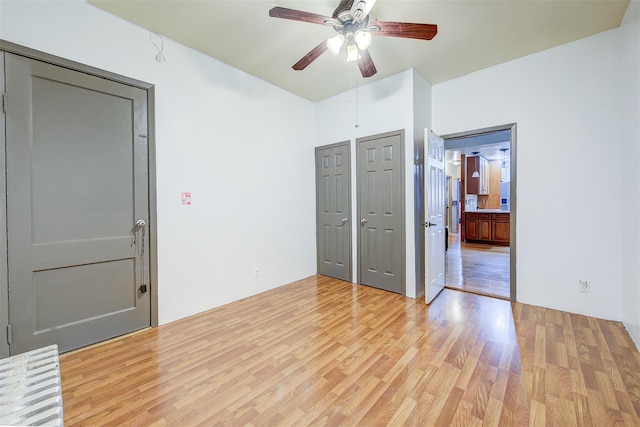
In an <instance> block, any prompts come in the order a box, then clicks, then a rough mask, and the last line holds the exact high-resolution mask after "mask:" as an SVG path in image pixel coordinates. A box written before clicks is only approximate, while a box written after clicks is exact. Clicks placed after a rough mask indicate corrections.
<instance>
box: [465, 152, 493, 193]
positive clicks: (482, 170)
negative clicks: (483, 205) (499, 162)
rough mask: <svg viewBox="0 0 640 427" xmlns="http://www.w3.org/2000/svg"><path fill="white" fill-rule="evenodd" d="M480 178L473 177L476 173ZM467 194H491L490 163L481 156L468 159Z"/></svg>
mask: <svg viewBox="0 0 640 427" xmlns="http://www.w3.org/2000/svg"><path fill="white" fill-rule="evenodd" d="M476 171H477V172H478V175H479V176H478V177H475V178H474V177H473V173H474V172H476ZM466 175H467V194H478V195H481V196H486V195H488V194H489V162H488V161H487V159H485V158H483V157H480V156H472V157H467V172H466Z"/></svg>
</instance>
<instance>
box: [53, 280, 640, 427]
mask: <svg viewBox="0 0 640 427" xmlns="http://www.w3.org/2000/svg"><path fill="white" fill-rule="evenodd" d="M60 360H61V375H62V388H63V401H64V415H65V424H66V425H67V426H73V425H150V424H154V425H175V426H185V425H207V426H208V425H217V424H224V425H254V426H262V425H290V426H306V425H312V424H313V425H316V424H320V425H346V426H354V425H359V426H371V425H394V426H396V425H414V426H429V425H437V426H449V425H458V426H480V425H487V426H493V425H504V426H511V425H532V426H573V425H595V426H606V425H628V426H638V425H640V417H639V414H640V355H639V354H638V352H637V351H636V350H635V348H634V346H633V343H632V342H631V340H630V338H629V336H628V335H627V333H626V331H625V330H624V328H623V327H622V325H621V324H620V323H616V322H610V321H604V320H598V319H594V318H590V317H585V316H580V315H575V314H568V313H564V312H559V311H555V310H548V309H543V308H538V307H533V306H528V305H523V304H513V305H512V304H511V303H509V302H508V301H504V300H499V299H494V298H487V297H483V296H479V295H474V294H468V293H462V292H458V291H453V290H448V289H445V290H444V291H443V292H442V293H441V294H440V295H439V296H438V297H437V298H436V299H435V300H434V301H433V302H432V303H431V305H429V306H426V305H425V304H424V301H423V300H420V299H418V300H413V299H409V298H405V297H402V296H400V295H397V294H393V293H389V292H385V291H380V290H377V289H373V288H370V287H366V286H357V285H352V284H350V283H346V282H343V281H339V280H335V279H329V278H326V277H322V276H314V277H310V278H308V279H305V280H301V281H298V282H295V283H291V284H289V285H286V286H282V287H280V288H277V289H275V290H272V291H269V292H266V293H263V294H260V295H256V296H253V297H250V298H247V299H244V300H241V301H237V302H234V303H231V304H229V305H226V306H223V307H220V308H216V309H214V310H211V311H208V312H206V313H203V314H200V315H196V316H193V317H190V318H187V319H182V320H179V321H177V322H173V323H170V324H167V325H164V326H160V327H158V328H154V329H149V330H146V331H143V332H140V333H137V334H134V335H130V336H127V337H123V338H121V339H116V340H112V341H110V342H108V343H105V344H103V345H99V346H95V347H91V348H88V349H85V350H80V351H77V352H74V353H71V354H67V355H62V356H61V359H60Z"/></svg>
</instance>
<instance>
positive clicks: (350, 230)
mask: <svg viewBox="0 0 640 427" xmlns="http://www.w3.org/2000/svg"><path fill="white" fill-rule="evenodd" d="M342 146H346V147H347V158H346V159H345V165H347V167H348V168H349V176H348V177H347V194H348V196H349V201H348V206H347V212H348V215H349V222H348V224H349V227H348V228H347V230H348V233H349V268H348V277H349V279H348V280H349V282H351V281H352V280H353V221H352V220H351V217H352V216H353V213H352V212H351V206H352V202H351V198H352V197H351V196H352V194H351V140H347V141H342V142H336V143H335V144H328V145H322V146H320V147H315V149H314V157H315V158H314V161H315V162H316V270H317V271H318V272H320V215H319V213H318V194H320V182H319V181H318V164H317V160H318V152H319V151H322V150H325V149H328V148H336V147H342Z"/></svg>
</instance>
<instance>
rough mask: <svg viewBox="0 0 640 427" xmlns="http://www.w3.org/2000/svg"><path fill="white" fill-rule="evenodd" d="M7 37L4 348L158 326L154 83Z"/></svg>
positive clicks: (82, 341)
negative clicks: (8, 41) (94, 67)
mask: <svg viewBox="0 0 640 427" xmlns="http://www.w3.org/2000/svg"><path fill="white" fill-rule="evenodd" d="M0 48H2V49H1V50H2V52H0V55H2V59H3V60H2V61H0V64H2V66H3V69H2V73H0V75H2V76H4V81H3V84H4V86H5V93H6V95H7V99H9V100H10V102H8V103H6V104H5V115H4V117H3V119H2V122H3V126H4V127H5V130H6V132H5V133H3V135H2V144H3V147H4V149H5V150H3V151H6V163H5V164H6V171H5V172H6V187H4V186H3V193H4V194H3V197H4V198H5V201H6V206H7V211H6V217H5V218H2V219H3V220H5V221H6V233H7V235H6V237H7V239H6V245H7V246H6V247H4V248H3V251H6V253H7V254H8V256H7V258H6V266H5V265H3V268H6V269H7V270H8V280H7V279H6V277H5V278H4V279H3V281H2V283H1V286H0V288H1V289H2V294H3V296H4V295H7V299H8V303H7V306H8V316H7V317H6V318H3V319H2V321H3V323H4V322H7V328H6V330H7V337H6V338H7V341H6V342H7V343H8V346H7V347H2V348H1V349H0V350H1V351H0V353H2V354H1V355H2V356H6V355H9V354H11V355H13V354H18V353H22V352H25V351H28V350H31V349H33V348H38V347H42V346H45V345H49V344H57V345H58V348H59V351H60V352H66V351H69V350H73V349H75V348H79V347H83V346H86V345H89V344H93V343H95V342H99V341H103V340H106V339H109V338H112V337H115V336H119V335H122V334H125V333H128V332H132V331H135V330H138V329H142V328H145V327H149V326H155V325H157V289H156V285H155V278H156V274H155V273H156V267H155V259H156V243H155V218H156V212H155V192H154V191H153V189H154V188H155V168H154V150H153V147H154V146H153V106H152V101H153V90H152V86H151V85H148V84H145V83H142V82H138V81H135V80H132V79H128V78H126V77H122V76H116V75H114V74H111V73H108V72H104V71H101V70H97V69H93V68H91V67H87V66H84V65H82V64H77V63H73V62H71V61H66V60H63V59H61V58H56V57H52V56H50V55H47V54H45V53H42V52H37V51H32V50H30V49H26V48H22V47H20V46H16V45H12V44H9V43H5V42H3V43H2V45H0ZM8 104H10V105H9V106H8ZM7 106H8V108H6V107H7ZM5 135H6V137H5ZM3 175H4V174H3ZM3 329H4V328H3Z"/></svg>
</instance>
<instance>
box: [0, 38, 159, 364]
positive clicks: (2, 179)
mask: <svg viewBox="0 0 640 427" xmlns="http://www.w3.org/2000/svg"><path fill="white" fill-rule="evenodd" d="M5 52H7V53H12V54H15V55H19V56H22V57H25V58H29V59H33V60H37V61H41V62H45V63H48V64H51V65H55V66H59V67H63V68H68V69H70V70H74V71H79V72H81V73H84V74H89V75H93V76H96V77H100V78H103V79H107V80H111V81H114V82H118V83H122V84H125V85H128V86H133V87H136V88H139V89H142V90H145V91H146V92H147V122H148V123H147V126H148V132H147V137H148V139H147V144H148V145H147V150H148V158H147V172H148V175H147V176H148V177H147V180H148V185H149V206H148V208H149V225H148V227H149V228H148V229H147V232H148V233H149V288H150V289H149V291H150V293H151V313H150V314H151V319H150V321H151V326H152V327H156V326H158V285H157V283H158V262H157V260H158V242H157V223H158V212H157V193H156V135H155V86H154V85H152V84H150V83H147V82H143V81H141V80H136V79H133V78H130V77H126V76H122V75H120V74H116V73H112V72H110V71H106V70H102V69H99V68H95V67H92V66H89V65H85V64H82V63H79V62H75V61H71V60H68V59H65V58H61V57H59V56H55V55H51V54H48V53H46V52H41V51H38V50H35V49H31V48H28V47H25V46H21V45H17V44H15V43H11V42H8V41H5V40H2V39H0V69H1V70H2V73H0V75H1V77H0V93H4V53H5ZM7 104H10V101H8V102H7ZM9 108H10V107H9ZM0 114H1V117H0V165H1V166H0V168H1V169H0V203H2V204H4V205H5V206H6V199H7V184H6V157H5V150H6V134H5V129H4V128H5V115H4V111H3V110H0ZM3 201H4V202H3ZM0 222H1V223H2V224H4V226H0V240H1V242H0V260H2V261H1V262H0V358H4V357H8V356H9V344H8V341H7V338H8V337H7V332H8V325H9V310H8V309H9V280H8V273H7V265H6V264H7V238H6V237H7V230H6V224H7V218H6V209H0Z"/></svg>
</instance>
